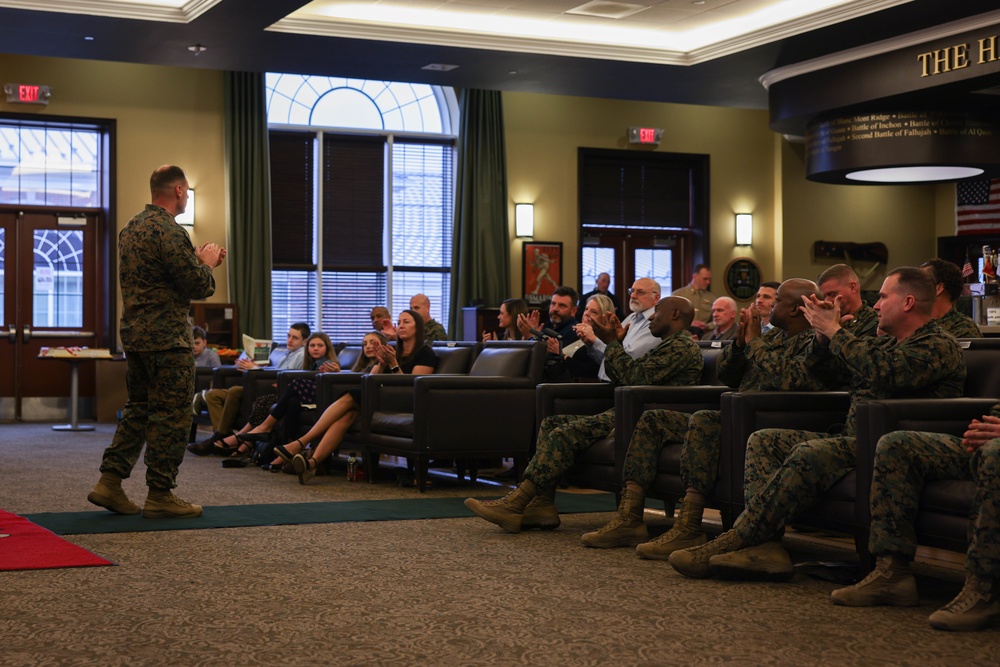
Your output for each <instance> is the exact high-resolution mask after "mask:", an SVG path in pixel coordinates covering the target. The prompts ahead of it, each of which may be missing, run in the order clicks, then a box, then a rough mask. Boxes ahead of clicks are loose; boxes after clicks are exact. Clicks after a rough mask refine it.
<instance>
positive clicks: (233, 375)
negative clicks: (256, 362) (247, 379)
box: [212, 366, 243, 389]
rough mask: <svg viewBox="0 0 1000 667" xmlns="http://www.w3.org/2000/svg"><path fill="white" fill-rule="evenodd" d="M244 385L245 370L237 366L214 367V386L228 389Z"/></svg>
mask: <svg viewBox="0 0 1000 667" xmlns="http://www.w3.org/2000/svg"><path fill="white" fill-rule="evenodd" d="M242 385H243V371H242V370H240V369H239V368H236V367H235V366H216V367H215V368H214V369H212V387H213V388H214V389H228V388H229V387H235V386H242Z"/></svg>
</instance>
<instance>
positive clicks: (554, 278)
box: [521, 241, 562, 306]
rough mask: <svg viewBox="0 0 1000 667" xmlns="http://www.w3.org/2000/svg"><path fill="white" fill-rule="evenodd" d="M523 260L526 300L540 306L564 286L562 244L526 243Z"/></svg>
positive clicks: (531, 304)
mask: <svg viewBox="0 0 1000 667" xmlns="http://www.w3.org/2000/svg"><path fill="white" fill-rule="evenodd" d="M523 248H524V252H523V255H522V258H521V266H522V276H523V279H524V282H523V290H522V291H523V292H524V300H525V301H527V302H528V305H529V306H539V305H541V304H544V303H546V302H547V301H548V300H549V299H551V298H552V294H553V292H555V291H556V288H557V287H559V286H560V285H562V243H560V242H558V241H554V242H546V241H525V243H524V246H523Z"/></svg>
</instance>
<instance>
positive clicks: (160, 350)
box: [87, 166, 226, 518]
mask: <svg viewBox="0 0 1000 667" xmlns="http://www.w3.org/2000/svg"><path fill="white" fill-rule="evenodd" d="M149 189H150V194H151V200H152V203H150V204H147V205H146V208H145V210H144V211H142V212H141V213H139V214H138V215H136V216H135V217H134V218H132V219H131V220H129V222H128V224H127V225H126V226H125V228H124V229H122V231H121V233H120V234H119V235H118V249H119V264H120V283H121V291H122V302H123V309H122V318H121V338H122V347H123V348H124V350H125V354H126V364H127V367H126V371H125V373H126V376H125V381H126V383H127V385H128V402H127V403H126V404H125V410H124V412H123V415H122V420H121V422H119V424H118V428H117V430H116V431H115V437H114V440H112V442H111V445H110V446H109V447H108V448H107V449H106V450H105V451H104V458H103V461H102V462H101V479H100V480H99V481H98V482H97V484H96V486H94V488H93V490H92V491H91V492H90V495H88V496H87V500H89V501H90V502H92V503H94V504H95V505H99V506H100V507H104V508H106V509H108V510H110V511H112V512H116V513H118V514H138V513H139V512H140V508H139V506H138V505H137V504H135V503H134V502H132V501H131V500H129V498H128V496H127V495H125V491H124V490H123V489H122V480H123V479H125V478H127V477H129V475H131V473H132V468H134V467H135V464H136V462H137V461H138V460H139V454H140V453H142V448H143V444H145V445H146V453H145V463H146V485H147V486H148V487H149V494H148V496H147V497H146V503H145V505H144V506H143V508H142V510H141V511H142V513H143V515H144V516H146V517H149V518H164V517H197V516H201V513H202V508H201V507H200V506H199V505H193V504H191V503H187V502H185V501H183V500H181V499H180V498H178V497H177V496H175V495H174V494H173V493H172V492H171V489H173V488H174V487H175V486H176V485H177V484H176V479H177V469H178V467H179V466H180V463H181V460H182V459H183V458H184V445H185V441H186V440H187V432H188V429H189V427H190V424H191V412H190V410H191V397H192V396H193V395H194V357H193V356H192V354H191V349H192V339H191V324H190V322H188V310H189V309H190V306H191V300H192V299H204V298H206V297H209V296H211V295H212V294H214V293H215V278H213V276H212V270H213V269H214V268H215V267H217V266H219V265H220V264H221V263H222V260H223V259H224V258H225V256H226V250H225V249H224V248H220V247H219V246H218V245H217V244H215V243H206V244H205V245H203V246H201V247H200V248H197V249H196V248H194V246H192V245H191V239H190V238H189V237H188V235H187V232H186V231H184V228H183V227H181V226H180V225H178V224H177V222H176V220H175V219H174V218H175V216H177V215H180V214H181V213H183V212H184V209H185V207H186V206H187V201H188V190H189V187H188V181H187V177H185V175H184V172H183V171H182V170H181V169H180V167H174V166H163V167H160V168H159V169H157V170H156V171H154V172H153V175H152V176H151V177H150V179H149Z"/></svg>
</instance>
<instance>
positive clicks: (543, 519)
mask: <svg viewBox="0 0 1000 667" xmlns="http://www.w3.org/2000/svg"><path fill="white" fill-rule="evenodd" d="M560 523H561V520H560V519H559V512H557V511H556V488H555V487H552V488H551V489H549V490H548V491H542V492H541V493H539V494H538V495H537V496H535V497H534V498H532V499H531V502H530V503H528V505H527V506H526V507H525V508H524V513H523V514H522V515H521V530H531V529H532V528H538V529H539V530H555V529H556V528H558V527H559V524H560Z"/></svg>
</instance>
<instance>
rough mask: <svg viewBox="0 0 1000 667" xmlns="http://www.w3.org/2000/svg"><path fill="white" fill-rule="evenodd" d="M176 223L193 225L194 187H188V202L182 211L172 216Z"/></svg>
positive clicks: (187, 225) (186, 225)
mask: <svg viewBox="0 0 1000 667" xmlns="http://www.w3.org/2000/svg"><path fill="white" fill-rule="evenodd" d="M174 220H176V221H177V224H178V225H184V226H185V227H194V188H188V203H187V206H185V207H184V212H183V213H181V214H180V215H178V216H177V217H175V218H174Z"/></svg>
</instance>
